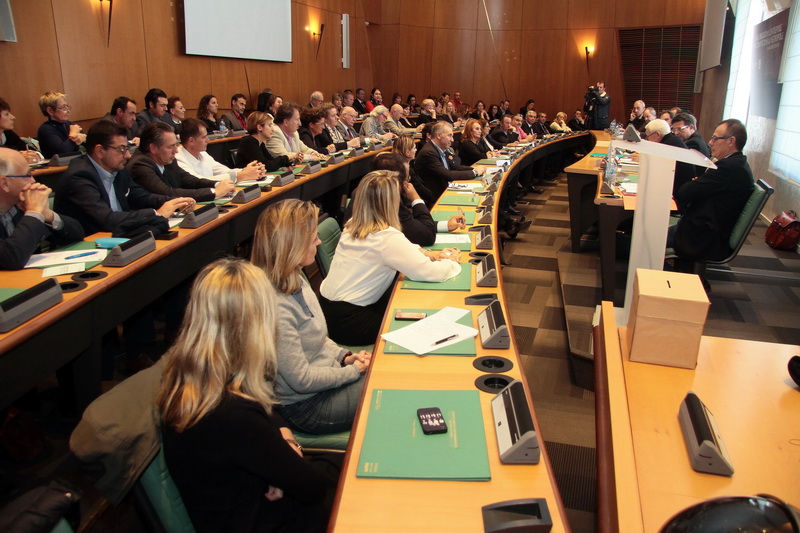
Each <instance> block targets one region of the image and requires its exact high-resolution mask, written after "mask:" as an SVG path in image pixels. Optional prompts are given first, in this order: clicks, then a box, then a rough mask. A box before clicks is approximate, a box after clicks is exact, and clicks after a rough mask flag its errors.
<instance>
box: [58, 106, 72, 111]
mask: <svg viewBox="0 0 800 533" xmlns="http://www.w3.org/2000/svg"><path fill="white" fill-rule="evenodd" d="M56 109H58V110H59V111H72V106H71V105H60V106H58V107H56Z"/></svg>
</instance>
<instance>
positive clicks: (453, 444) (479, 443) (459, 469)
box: [356, 389, 492, 512]
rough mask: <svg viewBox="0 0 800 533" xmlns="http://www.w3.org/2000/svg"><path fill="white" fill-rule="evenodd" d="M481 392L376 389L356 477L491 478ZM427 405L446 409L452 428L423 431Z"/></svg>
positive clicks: (487, 479) (443, 410)
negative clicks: (422, 415) (420, 412)
mask: <svg viewBox="0 0 800 533" xmlns="http://www.w3.org/2000/svg"><path fill="white" fill-rule="evenodd" d="M479 394H480V393H479V392H478V391H477V390H396V389H376V390H374V391H372V398H371V400H370V403H369V418H368V419H367V428H366V431H365V432H364V440H363V444H362V447H361V455H360V456H359V458H358V469H357V471H356V477H365V478H386V479H427V480H443V481H489V480H490V479H491V478H492V474H491V471H490V469H489V456H488V452H487V448H486V433H485V431H484V428H483V415H482V413H481V404H480V398H479ZM425 407H438V408H439V409H441V411H442V415H443V416H444V419H445V422H446V423H447V433H440V434H436V435H425V434H424V433H423V432H422V426H421V425H420V422H419V419H418V418H417V409H421V408H425ZM423 512H424V511H423Z"/></svg>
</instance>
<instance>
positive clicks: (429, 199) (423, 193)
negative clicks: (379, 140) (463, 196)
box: [392, 135, 436, 209]
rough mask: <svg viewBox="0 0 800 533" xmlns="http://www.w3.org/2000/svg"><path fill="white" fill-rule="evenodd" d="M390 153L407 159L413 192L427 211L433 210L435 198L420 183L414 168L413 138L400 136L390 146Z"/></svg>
mask: <svg viewBox="0 0 800 533" xmlns="http://www.w3.org/2000/svg"><path fill="white" fill-rule="evenodd" d="M392 153H395V154H399V155H402V156H403V157H405V158H406V159H408V176H409V178H408V179H409V181H410V182H411V185H413V186H414V190H415V191H417V194H419V196H420V198H422V200H423V201H424V202H425V206H426V207H427V208H428V209H433V206H434V205H436V198H434V197H433V193H432V192H431V190H430V189H429V188H428V186H427V185H425V183H423V182H422V179H420V177H419V176H418V175H417V172H416V170H415V168H414V164H415V158H416V156H417V143H416V142H415V141H414V137H413V136H411V135H401V136H400V137H398V138H397V139H395V141H394V144H392Z"/></svg>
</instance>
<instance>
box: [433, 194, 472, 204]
mask: <svg viewBox="0 0 800 533" xmlns="http://www.w3.org/2000/svg"><path fill="white" fill-rule="evenodd" d="M481 198H482V197H481V196H478V195H476V194H447V195H445V196H442V197H441V198H439V201H438V202H437V204H438V205H464V206H477V205H478V203H480V201H481Z"/></svg>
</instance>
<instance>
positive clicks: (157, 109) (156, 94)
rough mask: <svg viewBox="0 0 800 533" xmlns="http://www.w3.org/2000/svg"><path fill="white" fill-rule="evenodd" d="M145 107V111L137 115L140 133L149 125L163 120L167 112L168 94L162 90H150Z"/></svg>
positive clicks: (145, 96) (145, 100)
mask: <svg viewBox="0 0 800 533" xmlns="http://www.w3.org/2000/svg"><path fill="white" fill-rule="evenodd" d="M144 106H145V107H144V109H142V110H141V111H140V112H139V114H138V115H136V124H138V125H139V132H140V133H141V131H142V128H144V127H145V126H146V125H147V124H150V123H151V122H157V121H159V120H161V119H162V117H163V116H164V113H166V112H167V93H165V92H164V91H162V90H161V89H155V88H153V89H150V90H149V91H147V94H145V95H144Z"/></svg>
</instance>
